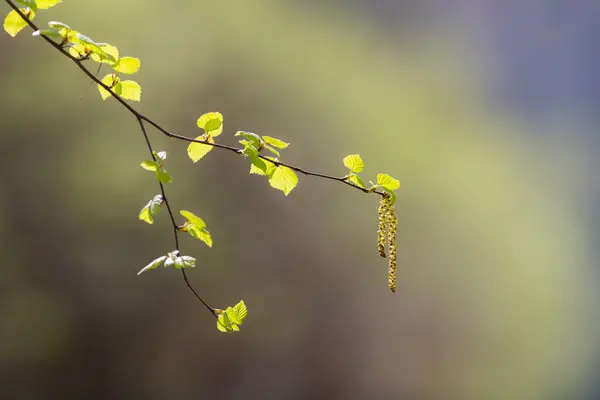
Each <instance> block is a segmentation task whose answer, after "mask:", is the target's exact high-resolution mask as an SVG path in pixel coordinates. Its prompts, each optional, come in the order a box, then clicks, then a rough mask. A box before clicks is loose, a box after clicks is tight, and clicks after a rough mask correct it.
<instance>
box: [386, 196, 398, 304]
mask: <svg viewBox="0 0 600 400" xmlns="http://www.w3.org/2000/svg"><path fill="white" fill-rule="evenodd" d="M387 220H388V222H389V227H388V237H387V239H388V252H389V264H388V285H389V287H390V290H391V291H392V293H396V232H397V228H398V219H397V218H396V212H395V211H394V205H393V204H391V201H390V200H388V213H387Z"/></svg>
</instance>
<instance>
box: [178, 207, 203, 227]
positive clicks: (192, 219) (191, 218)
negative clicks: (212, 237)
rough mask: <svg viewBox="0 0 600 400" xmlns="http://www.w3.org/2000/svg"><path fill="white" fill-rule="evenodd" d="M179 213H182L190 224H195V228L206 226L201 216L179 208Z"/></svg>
mask: <svg viewBox="0 0 600 400" xmlns="http://www.w3.org/2000/svg"><path fill="white" fill-rule="evenodd" d="M179 213H180V214H181V215H183V216H184V217H185V219H187V220H188V222H189V223H190V224H192V225H194V226H196V227H197V228H205V227H206V223H205V222H204V221H203V220H202V218H200V217H198V216H197V215H196V214H194V213H193V212H190V211H187V210H181V211H180V212H179Z"/></svg>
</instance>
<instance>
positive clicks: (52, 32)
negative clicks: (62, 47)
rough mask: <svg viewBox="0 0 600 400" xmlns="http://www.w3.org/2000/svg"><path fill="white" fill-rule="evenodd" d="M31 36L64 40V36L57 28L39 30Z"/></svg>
mask: <svg viewBox="0 0 600 400" xmlns="http://www.w3.org/2000/svg"><path fill="white" fill-rule="evenodd" d="M31 36H46V37H47V38H50V39H56V40H62V39H63V36H62V35H61V33H60V31H59V30H58V29H55V28H45V29H38V30H37V31H35V32H33V33H32V34H31Z"/></svg>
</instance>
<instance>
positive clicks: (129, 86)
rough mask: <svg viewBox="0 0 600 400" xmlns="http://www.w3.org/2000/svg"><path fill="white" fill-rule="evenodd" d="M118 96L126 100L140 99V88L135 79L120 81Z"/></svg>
mask: <svg viewBox="0 0 600 400" xmlns="http://www.w3.org/2000/svg"><path fill="white" fill-rule="evenodd" d="M120 96H121V97H122V98H124V99H127V100H133V101H140V99H141V97H142V88H141V86H140V85H139V83H137V82H136V81H121V93H120Z"/></svg>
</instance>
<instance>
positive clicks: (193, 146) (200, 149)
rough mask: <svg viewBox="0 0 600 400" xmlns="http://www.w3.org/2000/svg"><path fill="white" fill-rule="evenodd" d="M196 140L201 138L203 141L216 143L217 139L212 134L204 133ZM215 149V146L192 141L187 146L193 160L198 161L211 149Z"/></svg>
mask: <svg viewBox="0 0 600 400" xmlns="http://www.w3.org/2000/svg"><path fill="white" fill-rule="evenodd" d="M196 140H200V141H202V142H208V143H214V142H215V140H214V139H213V138H212V137H211V136H207V135H202V136H198V137H197V138H196ZM212 149H213V146H210V145H207V144H202V143H196V142H192V143H190V145H189V146H188V148H187V152H188V156H189V157H190V158H191V159H192V161H193V162H198V160H200V159H201V158H202V157H204V156H205V155H207V154H208V152H209V151H211V150H212Z"/></svg>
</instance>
